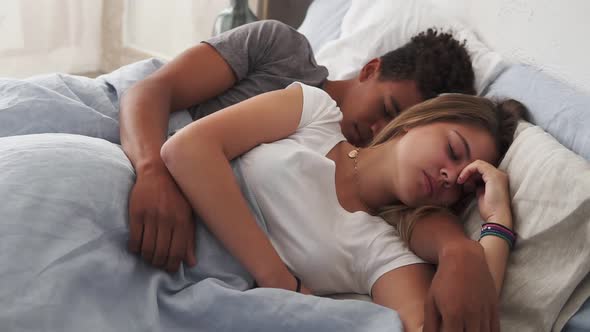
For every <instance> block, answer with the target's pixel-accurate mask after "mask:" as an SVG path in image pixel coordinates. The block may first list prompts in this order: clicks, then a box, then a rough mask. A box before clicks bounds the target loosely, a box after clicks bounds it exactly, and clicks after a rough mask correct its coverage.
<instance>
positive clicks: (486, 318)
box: [477, 310, 492, 332]
mask: <svg viewBox="0 0 590 332" xmlns="http://www.w3.org/2000/svg"><path fill="white" fill-rule="evenodd" d="M491 326H492V313H491V312H489V310H485V311H484V313H483V319H482V320H481V321H480V323H479V330H477V331H482V332H491Z"/></svg>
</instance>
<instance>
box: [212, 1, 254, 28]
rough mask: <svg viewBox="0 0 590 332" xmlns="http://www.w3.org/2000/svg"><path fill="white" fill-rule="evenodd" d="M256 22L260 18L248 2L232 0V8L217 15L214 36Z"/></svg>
mask: <svg viewBox="0 0 590 332" xmlns="http://www.w3.org/2000/svg"><path fill="white" fill-rule="evenodd" d="M254 21H258V18H257V17H256V15H254V13H253V12H252V11H251V10H250V7H249V6H248V0H231V6H230V7H229V8H226V9H224V10H223V11H221V13H219V15H217V18H216V19H215V23H214V24H213V33H212V35H213V36H216V35H218V34H220V33H222V32H224V31H227V30H231V29H233V28H235V27H238V26H240V25H243V24H246V23H250V22H254Z"/></svg>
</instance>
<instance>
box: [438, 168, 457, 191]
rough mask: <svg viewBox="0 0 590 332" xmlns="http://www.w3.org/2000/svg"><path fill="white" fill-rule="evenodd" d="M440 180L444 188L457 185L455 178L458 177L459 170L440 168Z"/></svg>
mask: <svg viewBox="0 0 590 332" xmlns="http://www.w3.org/2000/svg"><path fill="white" fill-rule="evenodd" d="M440 175H441V178H442V179H443V187H444V188H447V189H449V188H452V187H453V186H454V185H456V184H457V177H458V176H459V170H456V169H453V168H442V169H441V170H440Z"/></svg>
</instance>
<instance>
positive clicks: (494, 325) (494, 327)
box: [490, 307, 500, 332]
mask: <svg viewBox="0 0 590 332" xmlns="http://www.w3.org/2000/svg"><path fill="white" fill-rule="evenodd" d="M490 331H491V332H500V313H499V312H498V308H497V307H496V308H494V309H493V310H492V312H491V328H490Z"/></svg>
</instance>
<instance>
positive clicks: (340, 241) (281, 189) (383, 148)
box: [144, 83, 516, 330]
mask: <svg viewBox="0 0 590 332" xmlns="http://www.w3.org/2000/svg"><path fill="white" fill-rule="evenodd" d="M277 110H279V111H277ZM496 111H497V112H499V113H498V114H499V115H500V116H497V115H496ZM508 115H510V114H509V113H508V112H507V111H505V110H504V109H502V108H501V107H500V108H497V109H496V107H494V105H493V103H491V102H490V101H488V100H486V99H483V98H479V97H472V96H466V95H458V94H449V95H443V96H440V97H437V98H434V99H433V100H431V101H427V102H424V103H422V104H419V105H418V106H414V107H412V108H410V109H409V110H407V111H406V112H404V113H403V114H402V115H400V116H399V117H398V118H396V119H395V120H394V121H392V122H391V124H389V125H388V126H387V127H386V128H385V129H384V130H383V131H382V133H381V134H380V135H379V136H378V137H377V138H376V139H375V141H374V144H372V145H371V146H370V147H369V148H367V149H362V150H360V149H358V148H356V147H354V146H352V145H351V144H349V143H348V142H346V139H345V138H344V136H343V135H342V133H341V129H340V120H341V112H340V111H339V109H338V107H337V106H336V104H335V102H334V101H333V100H332V99H331V98H330V97H329V95H328V94H326V92H324V91H322V90H320V89H317V88H314V87H309V86H306V85H303V84H300V83H295V84H292V85H291V86H289V87H288V88H287V89H285V90H279V91H275V92H269V93H266V94H262V95H260V96H257V97H254V98H252V99H248V100H246V101H244V102H241V103H239V104H236V105H234V106H231V107H228V108H227V109H225V110H224V111H223V112H218V113H215V114H213V115H211V116H208V117H205V118H203V119H201V120H199V121H196V122H194V123H192V124H191V125H189V126H187V127H185V128H184V129H182V130H181V131H179V132H178V133H177V134H176V135H175V136H174V137H172V138H171V139H170V140H168V141H167V142H166V143H165V144H164V146H163V147H162V150H161V155H162V158H163V160H164V162H165V163H166V166H167V168H168V169H169V171H170V173H171V174H172V176H173V177H174V179H175V181H176V182H177V183H178V185H179V186H180V188H181V189H182V191H183V193H184V194H185V195H186V197H188V198H189V201H190V203H191V206H192V207H193V209H194V210H195V212H196V213H198V214H199V215H200V217H201V218H202V219H203V221H204V222H205V224H206V225H207V226H208V227H209V228H210V229H211V231H212V232H213V233H214V234H215V235H216V236H217V237H218V238H219V239H220V240H221V242H222V243H223V244H224V245H225V246H226V247H227V248H228V250H229V251H230V252H231V253H232V254H233V255H234V256H236V258H237V259H238V260H239V261H240V262H241V263H242V264H243V265H244V266H245V267H246V269H247V270H248V271H249V272H250V273H251V274H252V275H253V277H254V278H255V280H256V282H257V283H258V285H260V286H262V287H277V288H284V289H290V290H297V291H302V292H303V293H311V292H312V290H313V292H314V293H315V294H325V293H335V292H357V293H368V294H371V295H372V297H373V299H374V301H375V302H377V303H379V304H382V305H385V306H387V307H390V308H392V309H394V310H397V311H398V312H399V313H400V316H401V318H402V321H403V322H404V326H405V327H406V329H408V330H413V329H415V328H419V327H420V326H421V325H422V323H423V320H424V313H423V312H422V308H424V301H425V297H426V292H427V289H428V285H429V282H430V280H431V278H432V274H433V271H432V270H431V268H430V267H429V266H428V265H426V264H422V263H424V261H422V260H421V259H419V258H418V257H416V256H415V255H413V254H412V253H411V252H410V251H409V250H408V249H407V247H406V246H405V245H404V243H403V241H402V239H401V238H400V237H399V236H397V235H396V233H395V232H394V228H393V227H391V225H389V224H388V223H387V222H385V221H384V220H383V219H382V218H380V217H378V216H376V214H378V213H379V212H383V213H384V216H385V217H387V218H390V217H391V216H392V214H394V213H396V211H397V212H401V213H402V214H403V216H402V221H401V224H400V225H399V227H400V230H401V228H404V227H406V228H408V229H409V228H410V227H408V224H411V220H412V219H416V218H412V215H411V213H408V211H404V209H400V208H397V207H395V206H396V205H402V206H405V207H408V208H418V207H424V206H436V207H440V208H444V207H451V206H453V205H455V204H456V203H457V202H459V200H460V198H461V197H462V196H464V192H463V190H464V189H470V187H474V186H475V185H476V183H477V181H478V180H479V179H480V178H481V180H483V182H484V183H485V191H484V190H482V189H479V190H478V194H479V195H478V203H479V208H480V212H481V214H482V216H483V217H484V218H485V220H487V221H490V222H492V221H493V222H495V223H497V224H501V225H503V227H502V226H501V225H496V226H495V227H498V229H500V230H499V231H498V233H493V234H491V235H503V236H505V238H506V239H507V240H508V241H504V239H503V238H500V237H488V236H486V237H485V238H484V239H483V240H482V241H481V244H482V246H484V249H485V251H486V257H488V265H489V267H490V270H492V275H493V277H494V281H495V285H496V289H497V291H499V289H500V287H501V283H502V276H503V272H504V267H505V262H506V258H507V254H508V245H507V243H508V242H509V244H512V242H513V238H510V231H509V229H510V228H511V226H512V219H511V212H510V200H509V193H508V185H507V177H506V175H504V174H502V173H501V172H500V171H498V170H497V169H496V168H495V167H493V166H492V164H496V163H497V162H498V161H499V159H500V156H501V155H502V154H503V153H504V152H505V150H506V149H507V147H508V145H509V142H510V140H511V137H512V135H513V132H514V128H515V124H516V121H515V119H516V117H515V116H508ZM482 129H483V130H482ZM238 157H240V158H239V159H238V160H237V161H236V162H237V163H238V165H239V166H240V167H241V171H242V173H243V176H244V179H245V181H246V184H247V186H248V187H249V189H250V190H251V191H252V192H253V193H254V196H255V199H256V201H257V204H258V205H259V206H260V208H261V210H262V214H263V215H264V218H265V220H266V223H267V227H268V233H269V235H268V237H267V235H266V234H265V233H264V232H263V231H262V230H261V229H260V228H259V227H257V225H256V222H255V220H254V217H253V215H252V213H251V212H250V211H249V210H248V207H247V204H246V201H245V199H244V198H243V196H242V194H241V192H240V188H239V186H238V184H237V183H236V180H235V177H234V176H233V173H232V169H231V167H230V160H232V159H234V158H238ZM392 205H393V206H394V207H391V206H392ZM388 207H389V208H388ZM392 211H393V213H392ZM418 212H420V210H418ZM418 218H419V216H418ZM402 234H409V232H402ZM488 234H490V232H488ZM484 235H486V234H484ZM144 236H145V234H144ZM148 236H151V237H155V236H157V235H156V234H148ZM406 240H407V239H406ZM503 241H504V242H503ZM302 282H303V283H304V284H305V286H303V285H302V284H301V283H302ZM306 286H309V288H307V287H306Z"/></svg>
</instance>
